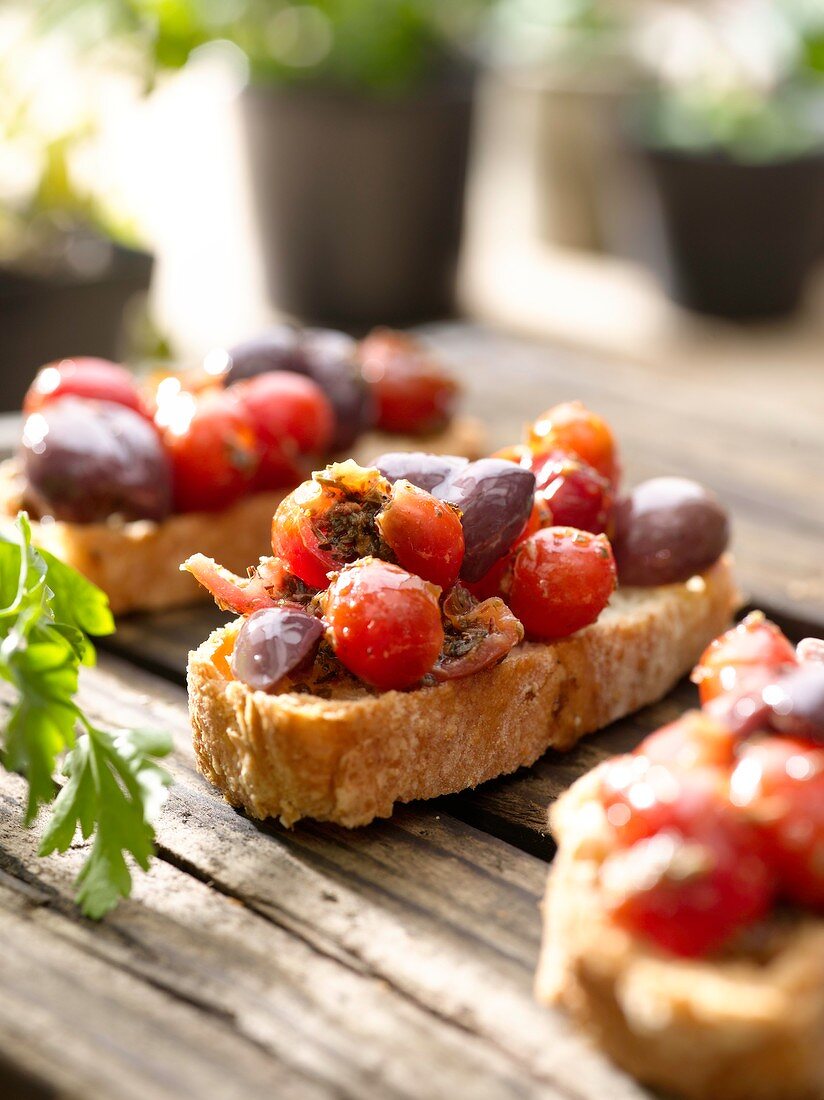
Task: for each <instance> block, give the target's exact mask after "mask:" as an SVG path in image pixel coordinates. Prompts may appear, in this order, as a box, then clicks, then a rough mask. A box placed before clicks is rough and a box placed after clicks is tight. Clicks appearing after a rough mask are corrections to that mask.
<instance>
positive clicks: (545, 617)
mask: <svg viewBox="0 0 824 1100" xmlns="http://www.w3.org/2000/svg"><path fill="white" fill-rule="evenodd" d="M615 585H616V573H615V560H614V558H613V556H612V548H611V547H610V545H609V541H608V540H607V538H606V537H605V536H604V535H592V534H590V533H589V532H587V531H576V530H574V529H573V528H571V527H545V528H544V529H543V530H541V531H537V532H536V533H535V534H534V535H530V537H529V538H528V539H526V541H525V542H522V543H521V545H520V546H519V547H518V548H517V549H516V550H515V553H514V555H513V562H512V575H511V580H510V581H509V594H508V596H507V603H508V604H509V606H510V607H511V608H512V610H513V611H514V612H515V614H516V615H517V616H518V618H519V619H520V620H521V622H522V623H523V625H524V630H525V631H526V635H527V637H528V638H531V639H534V640H537V641H550V640H552V639H554V638H565V637H566V636H567V635H568V634H574V633H575V631H576V630H580V629H581V628H582V627H584V626H588V625H589V624H590V623H594V622H595V620H596V619H597V618H598V616H599V615H600V614H601V611H602V610H603V609H604V607H606V605H607V602H608V601H609V598H610V596H611V595H612V593H613V592H614V591H615Z"/></svg>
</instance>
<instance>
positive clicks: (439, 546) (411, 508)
mask: <svg viewBox="0 0 824 1100" xmlns="http://www.w3.org/2000/svg"><path fill="white" fill-rule="evenodd" d="M375 522H376V524H377V527H378V530H379V531H380V534H381V536H382V538H383V540H384V542H386V544H387V545H388V546H389V547H390V548H391V550H392V552H393V553H394V555H395V557H396V558H397V559H398V564H399V565H401V566H402V567H403V568H404V569H408V570H409V572H410V573H417V575H418V576H419V577H423V578H424V579H425V580H428V581H432V583H433V584H437V585H438V586H439V587H440V588H443V589H444V590H448V589H450V588H451V587H452V586H453V584H454V583H455V581H456V580H457V579H458V573H459V572H460V568H461V563H462V561H463V556H464V536H463V527H462V526H461V518H460V513H459V512H458V511H457V509H455V508H453V507H452V506H451V505H449V504H445V503H444V502H443V501H442V500H436V499H435V497H433V496H432V494H431V493H427V492H425V491H424V490H423V489H418V488H417V486H415V485H413V484H412V483H411V482H409V481H403V480H401V481H396V482H395V484H394V485H393V486H392V495H391V496H390V498H389V500H388V501H387V502H386V504H385V505H384V506H383V508H382V509H381V510H380V512H378V514H377V516H376V518H375Z"/></svg>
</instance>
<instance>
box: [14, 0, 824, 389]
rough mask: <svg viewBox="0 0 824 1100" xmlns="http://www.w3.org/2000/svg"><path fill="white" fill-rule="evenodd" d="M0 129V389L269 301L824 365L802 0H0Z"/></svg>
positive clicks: (816, 91)
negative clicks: (468, 320)
mask: <svg viewBox="0 0 824 1100" xmlns="http://www.w3.org/2000/svg"><path fill="white" fill-rule="evenodd" d="M0 135H1V138H2V140H0V368H1V370H2V374H1V375H0V377H2V387H0V392H1V393H2V401H0V404H2V407H3V409H13V408H17V407H18V406H19V400H20V397H21V396H22V393H23V391H24V390H25V388H26V386H27V384H28V381H29V380H30V378H31V376H32V374H33V372H34V371H35V370H36V368H37V367H38V366H40V365H41V364H42V363H44V362H46V361H48V360H51V359H55V358H58V357H63V356H68V355H100V356H105V357H110V358H116V359H124V360H127V361H129V362H132V363H135V364H141V363H147V362H149V363H153V362H157V361H161V360H165V359H172V360H175V361H177V362H181V363H187V362H190V361H196V360H197V359H198V357H201V356H202V355H203V354H205V353H206V352H207V351H208V350H209V349H210V348H212V347H214V346H216V345H219V344H225V343H228V342H232V341H235V340H239V339H243V338H245V337H248V336H250V335H253V334H255V333H256V332H258V331H260V330H262V329H264V328H265V327H266V325H267V324H271V323H272V321H273V320H274V319H276V318H283V317H286V318H291V319H297V320H300V321H305V322H310V323H313V324H322V325H331V326H335V327H339V328H343V329H347V330H350V331H353V332H355V333H359V332H362V331H364V330H365V329H366V328H368V327H369V326H370V325H372V324H375V323H392V324H411V323H416V322H422V321H423V322H426V321H432V320H436V319H438V318H443V317H454V316H456V315H465V316H471V317H474V318H478V319H480V320H482V321H485V322H490V323H493V324H500V325H505V326H506V327H508V328H511V329H514V330H518V331H523V332H529V333H531V334H533V335H538V336H540V337H542V338H545V339H549V340H553V341H555V342H556V343H557V342H562V343H564V344H567V345H570V346H574V347H582V348H585V349H588V350H597V351H599V352H605V353H607V354H610V355H619V356H624V357H627V356H629V357H633V358H637V359H642V360H652V361H662V360H666V361H677V362H684V363H689V361H690V359H691V358H692V357H694V356H704V357H706V356H707V355H708V354H710V355H712V356H715V357H716V358H717V360H718V363H719V366H723V360H724V358H725V356H728V357H733V358H735V357H739V358H740V356H742V355H752V356H753V357H754V358H755V359H758V358H759V357H761V358H764V357H768V356H770V355H775V352H776V349H780V351H781V354H782V356H784V357H789V358H795V359H799V360H803V359H805V358H806V359H809V360H810V362H811V363H813V364H814V365H815V366H816V367H817V368H818V370H820V363H821V361H822V352H824V310H822V308H821V307H822V306H824V2H822V0H728V2H725V3H707V2H701V0H684V2H682V3H667V2H663V0H318V2H311V3H310V2H302V3H289V2H285V0H19V2H15V0H5V3H3V4H2V6H0ZM708 349H711V351H708Z"/></svg>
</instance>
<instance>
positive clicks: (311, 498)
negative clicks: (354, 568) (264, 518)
mask: <svg viewBox="0 0 824 1100" xmlns="http://www.w3.org/2000/svg"><path fill="white" fill-rule="evenodd" d="M342 503H343V501H342V497H341V494H340V493H338V492H336V491H335V490H334V489H333V488H331V487H330V486H328V485H323V484H321V483H320V482H319V481H304V482H303V484H302V485H299V486H298V487H297V489H295V491H294V492H292V493H290V494H289V495H288V496H287V497H284V499H283V500H282V501H281V502H280V504H279V505H278V506H277V510H276V511H275V514H274V516H273V518H272V552H273V553H274V554H275V556H276V557H280V558H282V559H283V560H284V561H285V562H286V565H287V566H288V568H289V569H290V570H291V571H292V572H293V573H294V574H295V576H296V577H300V579H301V580H302V581H303V582H304V583H305V584H309V585H311V586H312V587H313V588H326V587H327V585H328V584H329V578H328V575H327V574H329V573H334V572H335V570H336V569H339V568H340V567H341V566H342V565H343V564H345V561H346V558H345V557H344V556H343V555H342V554H340V555H339V554H338V552H337V548H336V546H335V545H334V542H333V541H332V540H331V538H330V537H329V534H330V532H329V527H330V523H331V522H332V520H333V517H334V514H335V512H333V509H335V506H336V505H337V506H338V508H337V511H338V513H339V514H340V515H341V516H343V512H342V511H341V508H340V506H341V504H342ZM368 552H369V551H368V550H367V553H368Z"/></svg>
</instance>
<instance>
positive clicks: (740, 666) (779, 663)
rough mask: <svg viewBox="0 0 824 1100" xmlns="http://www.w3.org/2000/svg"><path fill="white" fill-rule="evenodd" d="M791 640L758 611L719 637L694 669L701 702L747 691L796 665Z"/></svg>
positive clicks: (703, 654) (704, 702) (694, 679)
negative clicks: (750, 686) (780, 671)
mask: <svg viewBox="0 0 824 1100" xmlns="http://www.w3.org/2000/svg"><path fill="white" fill-rule="evenodd" d="M797 662H798V658H797V656H796V652H795V649H794V648H793V646H792V643H791V642H790V641H789V640H788V639H787V638H786V637H785V635H784V634H783V633H782V632H781V631H780V630H779V629H778V627H777V626H776V625H775V624H774V623H771V622H770V621H769V620H768V619H765V618H764V616H763V615H762V614H761V613H760V612H757V611H754V612H753V613H752V614H751V615H748V616H747V617H746V619H744V620H743V621H742V622H740V623H739V624H738V625H737V626H734V627H732V629H731V630H728V631H726V633H724V634H722V635H721V637H720V638H716V639H715V641H714V642H711V643H710V645H709V646H707V648H706V649H705V650H704V652H703V653H702V654H701V659H700V660H699V662H698V664H697V666H696V667H695V669H694V670H693V674H692V680H693V683H696V684H698V694H699V696H700V699H701V702H702V704H706V703H709V702H710V701H711V700H712V699H715V698H716V697H718V696H719V695H722V694H727V693H731V692H737V693H741V692H743V691H746V690H747V687H748V683H749V682H752V683H755V684H758V683H760V682H761V681H763V679H764V676H765V674H766V675H769V676H773V677H774V674H775V673H776V672H777V671H778V670H779V669H781V668H782V667H786V666H792V665H795V664H797Z"/></svg>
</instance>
